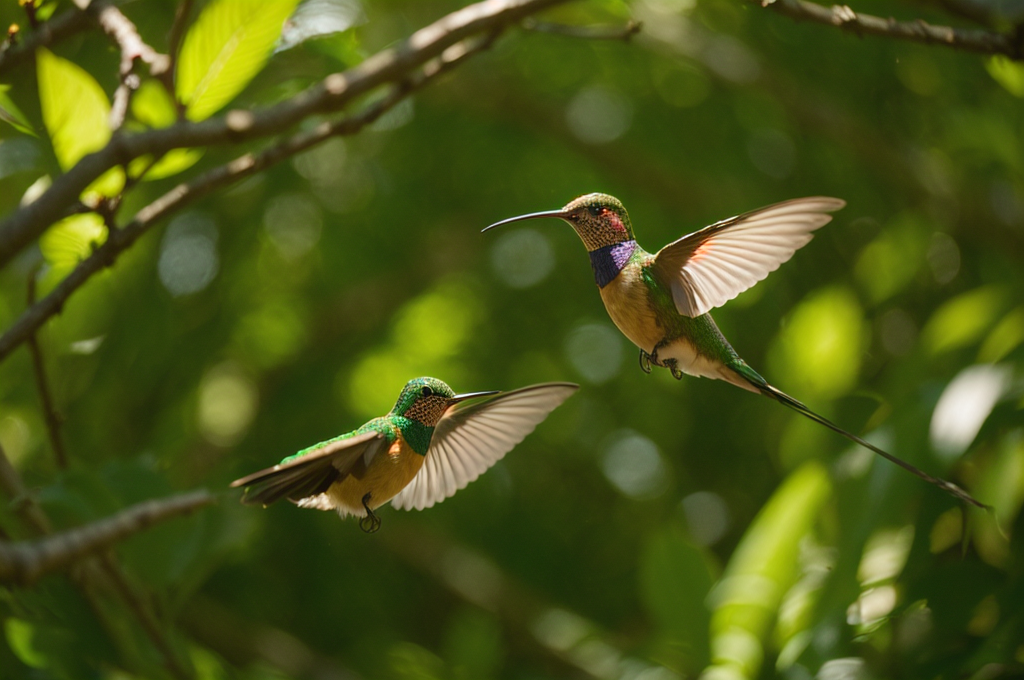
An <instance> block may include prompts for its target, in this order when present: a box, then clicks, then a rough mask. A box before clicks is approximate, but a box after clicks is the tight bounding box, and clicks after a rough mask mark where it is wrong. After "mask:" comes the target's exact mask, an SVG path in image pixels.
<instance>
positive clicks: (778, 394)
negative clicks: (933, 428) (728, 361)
mask: <svg viewBox="0 0 1024 680" xmlns="http://www.w3.org/2000/svg"><path fill="white" fill-rule="evenodd" d="M730 368H732V369H733V370H734V371H735V372H736V373H737V374H739V375H740V376H742V377H743V379H744V380H746V381H747V382H749V383H750V384H751V385H753V386H754V387H756V388H757V390H758V391H759V392H760V393H761V394H763V395H764V396H766V397H768V398H770V399H774V400H775V401H777V402H779V403H780V404H783V405H785V406H788V407H789V408H791V409H793V410H794V411H796V412H797V413H799V414H800V415H802V416H804V417H805V418H809V419H810V420H813V421H814V422H816V423H820V424H821V425H824V426H825V427H827V428H828V429H830V430H832V431H833V432H838V433H839V434H841V435H843V436H844V437H846V438H847V439H849V440H850V441H852V442H855V443H857V444H860V445H861V446H863V447H864V448H866V449H868V450H870V451H874V452H875V453H877V454H878V455H879V456H881V457H882V458H885V459H886V460H888V461H890V462H893V463H895V464H896V465H899V466H900V467H901V468H903V469H904V470H906V471H907V472H909V473H911V474H913V475H916V476H918V477H920V478H921V479H923V480H924V481H926V482H928V483H929V484H934V485H935V486H937V487H939V488H940V489H942V490H943V491H945V492H946V493H948V494H950V495H951V496H953V497H954V498H956V499H958V500H960V501H963V502H964V503H970V504H971V505H973V506H975V507H979V508H981V509H983V510H985V511H987V512H989V513H991V512H992V511H993V509H992V506H991V505H986V504H985V503H982V502H981V501H979V500H977V499H976V498H974V496H972V495H970V494H969V493H967V492H966V491H964V490H963V489H961V488H960V487H959V486H957V485H956V484H954V483H953V482H947V481H946V480H945V479H940V478H938V477H932V476H931V475H930V474H928V473H927V472H925V471H924V470H922V469H920V468H918V467H916V466H914V465H911V464H910V463H908V462H907V461H905V460H903V459H902V458H897V457H896V456H894V455H892V454H891V453H889V452H888V451H884V450H882V449H880V448H878V447H877V446H875V445H874V444H872V443H870V442H868V441H866V440H864V439H861V438H860V437H858V436H857V435H855V434H853V433H851V432H847V431H846V430H844V429H843V428H841V427H839V426H838V425H836V424H835V423H833V422H832V421H831V420H829V419H828V418H826V417H824V416H821V415H818V414H817V413H815V412H814V411H812V410H811V409H809V408H807V406H805V405H804V404H803V403H801V402H799V401H797V400H796V399H794V398H793V397H791V396H789V395H788V394H786V393H785V392H783V391H782V390H780V389H777V388H775V387H772V386H771V385H769V384H768V382H767V381H766V380H765V379H764V378H762V377H761V376H760V375H758V373H757V372H756V371H754V369H752V368H750V367H749V366H747V365H746V363H739V364H738V365H733V366H730Z"/></svg>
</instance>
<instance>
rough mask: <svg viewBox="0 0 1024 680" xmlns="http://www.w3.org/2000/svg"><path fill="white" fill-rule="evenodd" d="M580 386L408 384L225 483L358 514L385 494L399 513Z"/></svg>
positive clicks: (441, 492)
mask: <svg viewBox="0 0 1024 680" xmlns="http://www.w3.org/2000/svg"><path fill="white" fill-rule="evenodd" d="M578 389H579V385H574V384H572V383H542V384H539V385H530V386H529V387H523V388H520V389H518V390H512V391H510V392H498V391H491V392H471V393H469V394H455V392H454V391H452V388H450V387H448V385H446V384H445V383H443V382H441V381H440V380H438V379H437V378H415V379H413V380H410V381H409V382H408V383H406V385H405V387H404V388H403V389H402V392H401V394H399V395H398V401H397V402H395V407H394V408H393V409H391V412H390V413H388V414H387V415H386V416H384V417H382V418H374V419H373V420H371V421H369V422H367V423H365V424H364V425H363V426H362V427H360V428H358V429H356V430H352V431H351V432H348V433H346V434H343V435H341V436H340V437H335V438H334V439H329V440H327V441H325V442H321V443H320V444H316V445H315V446H311V447H309V448H307V449H303V450H302V451H299V452H298V453H296V454H295V455H294V456H289V457H287V458H285V459H284V460H282V461H281V462H280V463H279V464H277V465H275V466H274V467H272V468H267V469H266V470H260V471H259V472H255V473H253V474H251V475H248V476H246V477H242V478H241V479H236V480H235V481H234V482H232V483H231V486H232V487H239V486H243V487H245V493H244V495H243V496H242V502H243V503H247V504H253V505H255V504H259V505H264V506H266V505H270V504H271V503H273V502H274V501H276V500H279V499H281V498H287V499H288V500H290V501H292V502H293V503H296V504H297V505H298V506H299V507H302V508H316V509H317V510H337V511H338V513H339V514H340V515H341V516H342V517H345V516H347V515H355V516H357V517H360V518H361V519H360V520H359V527H360V528H361V529H362V530H363V531H365V532H367V533H373V532H375V531H377V530H378V529H379V528H380V522H381V521H380V518H379V517H378V516H377V515H376V514H375V513H374V512H373V511H374V510H376V509H377V508H379V507H380V506H382V505H384V504H385V503H387V502H388V501H391V504H392V505H393V506H394V507H396V508H399V509H401V510H411V509H416V510H422V509H423V508H429V507H431V506H432V505H434V504H435V503H440V502H441V501H443V500H444V499H445V498H448V497H449V496H451V495H452V494H454V493H455V492H456V491H458V490H459V489H462V488H464V487H465V486H466V485H467V484H469V483H470V482H472V481H473V480H474V479H476V478H477V477H479V476H480V475H481V474H483V473H484V471H485V470H487V468H489V467H491V466H492V465H494V464H495V463H497V462H498V461H499V460H501V458H503V457H504V456H505V454H506V453H508V452H509V451H511V450H512V448H513V447H514V446H515V445H516V444H518V443H519V442H521V441H522V440H523V439H524V438H525V437H526V435H528V434H530V433H531V432H533V429H534V428H535V427H537V425H538V424H539V423H540V422H541V421H542V420H544V419H545V418H546V417H547V416H548V414H549V413H551V412H552V411H553V410H555V409H556V408H557V407H558V406H559V405H561V403H562V402H564V401H565V400H566V399H568V398H569V397H570V396H572V394H573V392H575V391H576V390H578Z"/></svg>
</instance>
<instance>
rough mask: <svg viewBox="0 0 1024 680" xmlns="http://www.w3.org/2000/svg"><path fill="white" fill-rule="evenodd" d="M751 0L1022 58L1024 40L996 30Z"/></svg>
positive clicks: (798, 1)
mask: <svg viewBox="0 0 1024 680" xmlns="http://www.w3.org/2000/svg"><path fill="white" fill-rule="evenodd" d="M750 1H751V2H753V3H754V4H756V5H758V6H761V7H765V8H768V9H772V10H774V11H776V12H778V13H780V14H785V15H786V16H788V17H791V18H793V19H798V20H804V21H813V22H815V23H819V24H826V25H829V26H835V27H836V28H840V29H842V30H844V31H848V32H851V33H856V34H857V35H877V36H883V37H887V38H896V39H898V40H909V41H911V42H918V43H924V44H926V45H943V46H945V47H952V48H954V49H960V50H964V51H966V52H976V53H978V54H1002V55H1005V56H1007V57H1010V58H1011V59H1015V60H1020V59H1021V58H1022V51H1021V41H1020V40H1019V39H1018V38H1016V37H1014V36H1009V35H1005V34H1002V33H996V32H994V31H987V30H982V29H967V28H952V27H950V26H934V25H932V24H929V23H928V22H926V21H924V20H921V19H917V20H915V21H897V20H896V19H893V18H892V17H889V18H888V19H883V18H881V17H876V16H872V15H870V14H860V13H858V12H854V11H853V10H852V9H850V7H849V6H847V5H832V6H831V7H824V6H822V5H818V4H816V3H813V2H807V1H806V0H750Z"/></svg>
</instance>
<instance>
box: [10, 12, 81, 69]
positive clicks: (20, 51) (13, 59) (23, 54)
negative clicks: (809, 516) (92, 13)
mask: <svg viewBox="0 0 1024 680" xmlns="http://www.w3.org/2000/svg"><path fill="white" fill-rule="evenodd" d="M90 25H91V22H90V21H89V17H88V15H86V13H85V12H82V11H81V10H79V9H77V8H76V9H72V10H69V11H67V12H62V13H61V14H58V15H57V16H55V17H54V18H52V19H50V20H49V21H46V22H43V23H42V24H40V25H39V27H38V28H37V29H36V30H34V31H33V32H32V33H29V34H28V35H24V34H22V35H21V36H20V37H21V38H22V40H21V41H20V42H19V43H18V44H17V45H13V46H11V47H10V48H9V49H6V50H3V51H2V52H0V76H3V75H4V74H5V73H7V72H8V71H10V70H12V69H14V68H15V67H17V66H20V65H21V64H22V63H23V62H25V61H27V60H29V59H31V58H32V57H33V56H34V55H35V53H36V49H38V48H40V47H48V46H50V45H52V44H53V43H55V42H59V41H61V40H63V39H65V38H69V37H71V36H73V35H75V34H76V33H81V32H82V31H85V30H87V29H88V28H89V26H90Z"/></svg>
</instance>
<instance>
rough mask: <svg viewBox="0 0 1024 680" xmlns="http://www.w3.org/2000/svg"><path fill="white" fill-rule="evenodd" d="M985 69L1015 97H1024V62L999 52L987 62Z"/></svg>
mask: <svg viewBox="0 0 1024 680" xmlns="http://www.w3.org/2000/svg"><path fill="white" fill-rule="evenodd" d="M985 70H986V71H988V74H989V75H990V76H992V78H993V79H994V80H995V81H996V82H997V83H999V84H1000V85H1002V86H1003V87H1004V88H1005V89H1006V91H1007V92H1009V93H1010V94H1012V95H1013V96H1014V97H1024V64H1021V63H1020V62H1017V61H1013V60H1012V59H1010V58H1009V57H1005V56H1003V55H1001V54H997V55H996V56H994V57H990V58H989V59H988V60H987V61H986V62H985Z"/></svg>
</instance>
